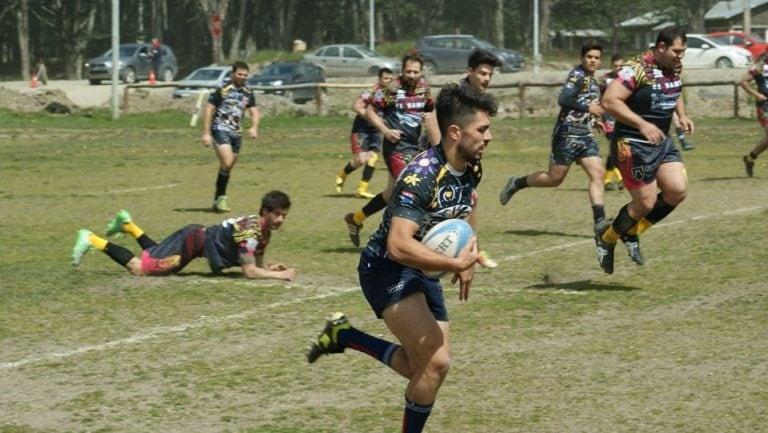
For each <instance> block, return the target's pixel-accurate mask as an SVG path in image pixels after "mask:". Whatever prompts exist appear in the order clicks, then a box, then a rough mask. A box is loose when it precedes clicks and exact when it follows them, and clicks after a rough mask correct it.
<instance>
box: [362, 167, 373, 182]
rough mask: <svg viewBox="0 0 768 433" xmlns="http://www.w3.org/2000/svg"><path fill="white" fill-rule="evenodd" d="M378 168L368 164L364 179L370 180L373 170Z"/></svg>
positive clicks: (364, 171)
mask: <svg viewBox="0 0 768 433" xmlns="http://www.w3.org/2000/svg"><path fill="white" fill-rule="evenodd" d="M374 170H376V169H375V168H373V167H371V166H370V165H366V166H365V168H364V169H363V180H364V181H366V182H368V181H370V180H371V178H372V177H373V172H374Z"/></svg>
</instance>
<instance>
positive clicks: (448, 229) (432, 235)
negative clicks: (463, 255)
mask: <svg viewBox="0 0 768 433" xmlns="http://www.w3.org/2000/svg"><path fill="white" fill-rule="evenodd" d="M474 234H475V233H474V231H473V230H472V226H470V225H469V223H467V222H466V221H464V220H461V219H447V220H445V221H442V222H440V223H438V224H437V225H435V226H434V227H432V228H431V229H429V231H428V232H427V234H425V235H424V238H422V240H421V243H422V244H424V245H425V246H427V247H428V248H429V249H430V250H432V251H434V252H436V253H440V254H442V255H444V256H448V257H456V256H458V255H459V251H461V249H462V248H464V247H465V246H467V244H468V243H469V240H470V239H472V236H474ZM447 273H448V272H443V271H430V272H428V271H424V274H426V275H427V276H430V277H432V278H441V277H443V276H444V275H445V274H447Z"/></svg>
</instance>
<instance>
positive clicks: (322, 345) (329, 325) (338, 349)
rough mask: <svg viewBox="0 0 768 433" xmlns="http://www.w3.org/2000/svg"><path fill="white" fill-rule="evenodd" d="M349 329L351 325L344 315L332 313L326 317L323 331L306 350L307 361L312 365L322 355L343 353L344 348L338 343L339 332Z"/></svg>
mask: <svg viewBox="0 0 768 433" xmlns="http://www.w3.org/2000/svg"><path fill="white" fill-rule="evenodd" d="M351 327H352V325H350V324H349V320H348V319H347V316H345V315H344V313H333V314H331V315H330V316H328V317H327V318H326V322H325V329H323V332H321V333H320V335H318V336H317V339H315V340H312V344H311V345H310V346H309V347H308V348H307V361H309V363H310V364H312V363H313V362H315V361H317V358H319V357H321V356H322V355H330V354H332V353H342V352H344V349H345V348H346V347H345V346H342V345H341V343H339V332H340V331H342V330H344V329H350V328H351Z"/></svg>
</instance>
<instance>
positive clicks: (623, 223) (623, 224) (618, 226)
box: [611, 205, 637, 239]
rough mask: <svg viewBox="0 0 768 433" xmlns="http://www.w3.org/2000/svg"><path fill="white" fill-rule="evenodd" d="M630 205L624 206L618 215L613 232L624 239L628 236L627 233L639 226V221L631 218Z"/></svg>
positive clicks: (614, 221)
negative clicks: (636, 225)
mask: <svg viewBox="0 0 768 433" xmlns="http://www.w3.org/2000/svg"><path fill="white" fill-rule="evenodd" d="M628 207H629V205H624V207H622V208H621V210H620V211H619V214H618V215H616V218H615V219H614V220H613V225H612V226H611V227H613V231H615V232H616V234H617V235H619V236H620V237H621V238H622V239H623V238H625V237H626V236H627V232H628V231H629V230H630V229H631V228H632V227H634V226H635V224H637V221H635V220H633V219H632V217H630V216H629V210H628Z"/></svg>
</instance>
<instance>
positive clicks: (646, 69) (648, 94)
mask: <svg viewBox="0 0 768 433" xmlns="http://www.w3.org/2000/svg"><path fill="white" fill-rule="evenodd" d="M681 72H682V68H681V69H679V70H677V71H664V70H662V69H660V68H659V67H658V65H656V61H655V60H654V58H653V54H652V53H651V52H650V51H646V52H644V53H643V54H641V55H640V56H639V57H636V58H634V59H631V60H630V61H628V62H627V64H626V65H624V67H623V68H622V69H621V70H620V71H619V76H618V77H617V78H616V82H618V83H620V84H621V85H622V86H624V88H626V89H627V90H629V91H630V92H632V94H631V95H630V96H629V98H628V99H627V100H626V101H624V102H625V103H626V104H627V106H628V107H629V109H630V110H632V111H633V112H635V113H636V114H637V115H639V116H640V117H642V118H643V119H644V120H646V121H647V122H650V123H653V124H654V125H656V126H657V127H658V128H659V129H660V130H661V131H662V132H663V133H664V134H667V132H669V125H670V124H671V123H672V113H674V111H675V106H677V99H678V98H679V97H680V95H681V93H682V91H683V82H682V81H681V80H680V73H681ZM614 134H615V135H616V136H617V137H621V138H628V139H632V140H637V141H641V142H647V141H648V140H646V139H645V137H644V136H643V134H641V133H640V131H639V130H638V129H637V128H635V127H633V126H630V125H626V124H624V123H621V122H619V121H616V130H615V131H614Z"/></svg>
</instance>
